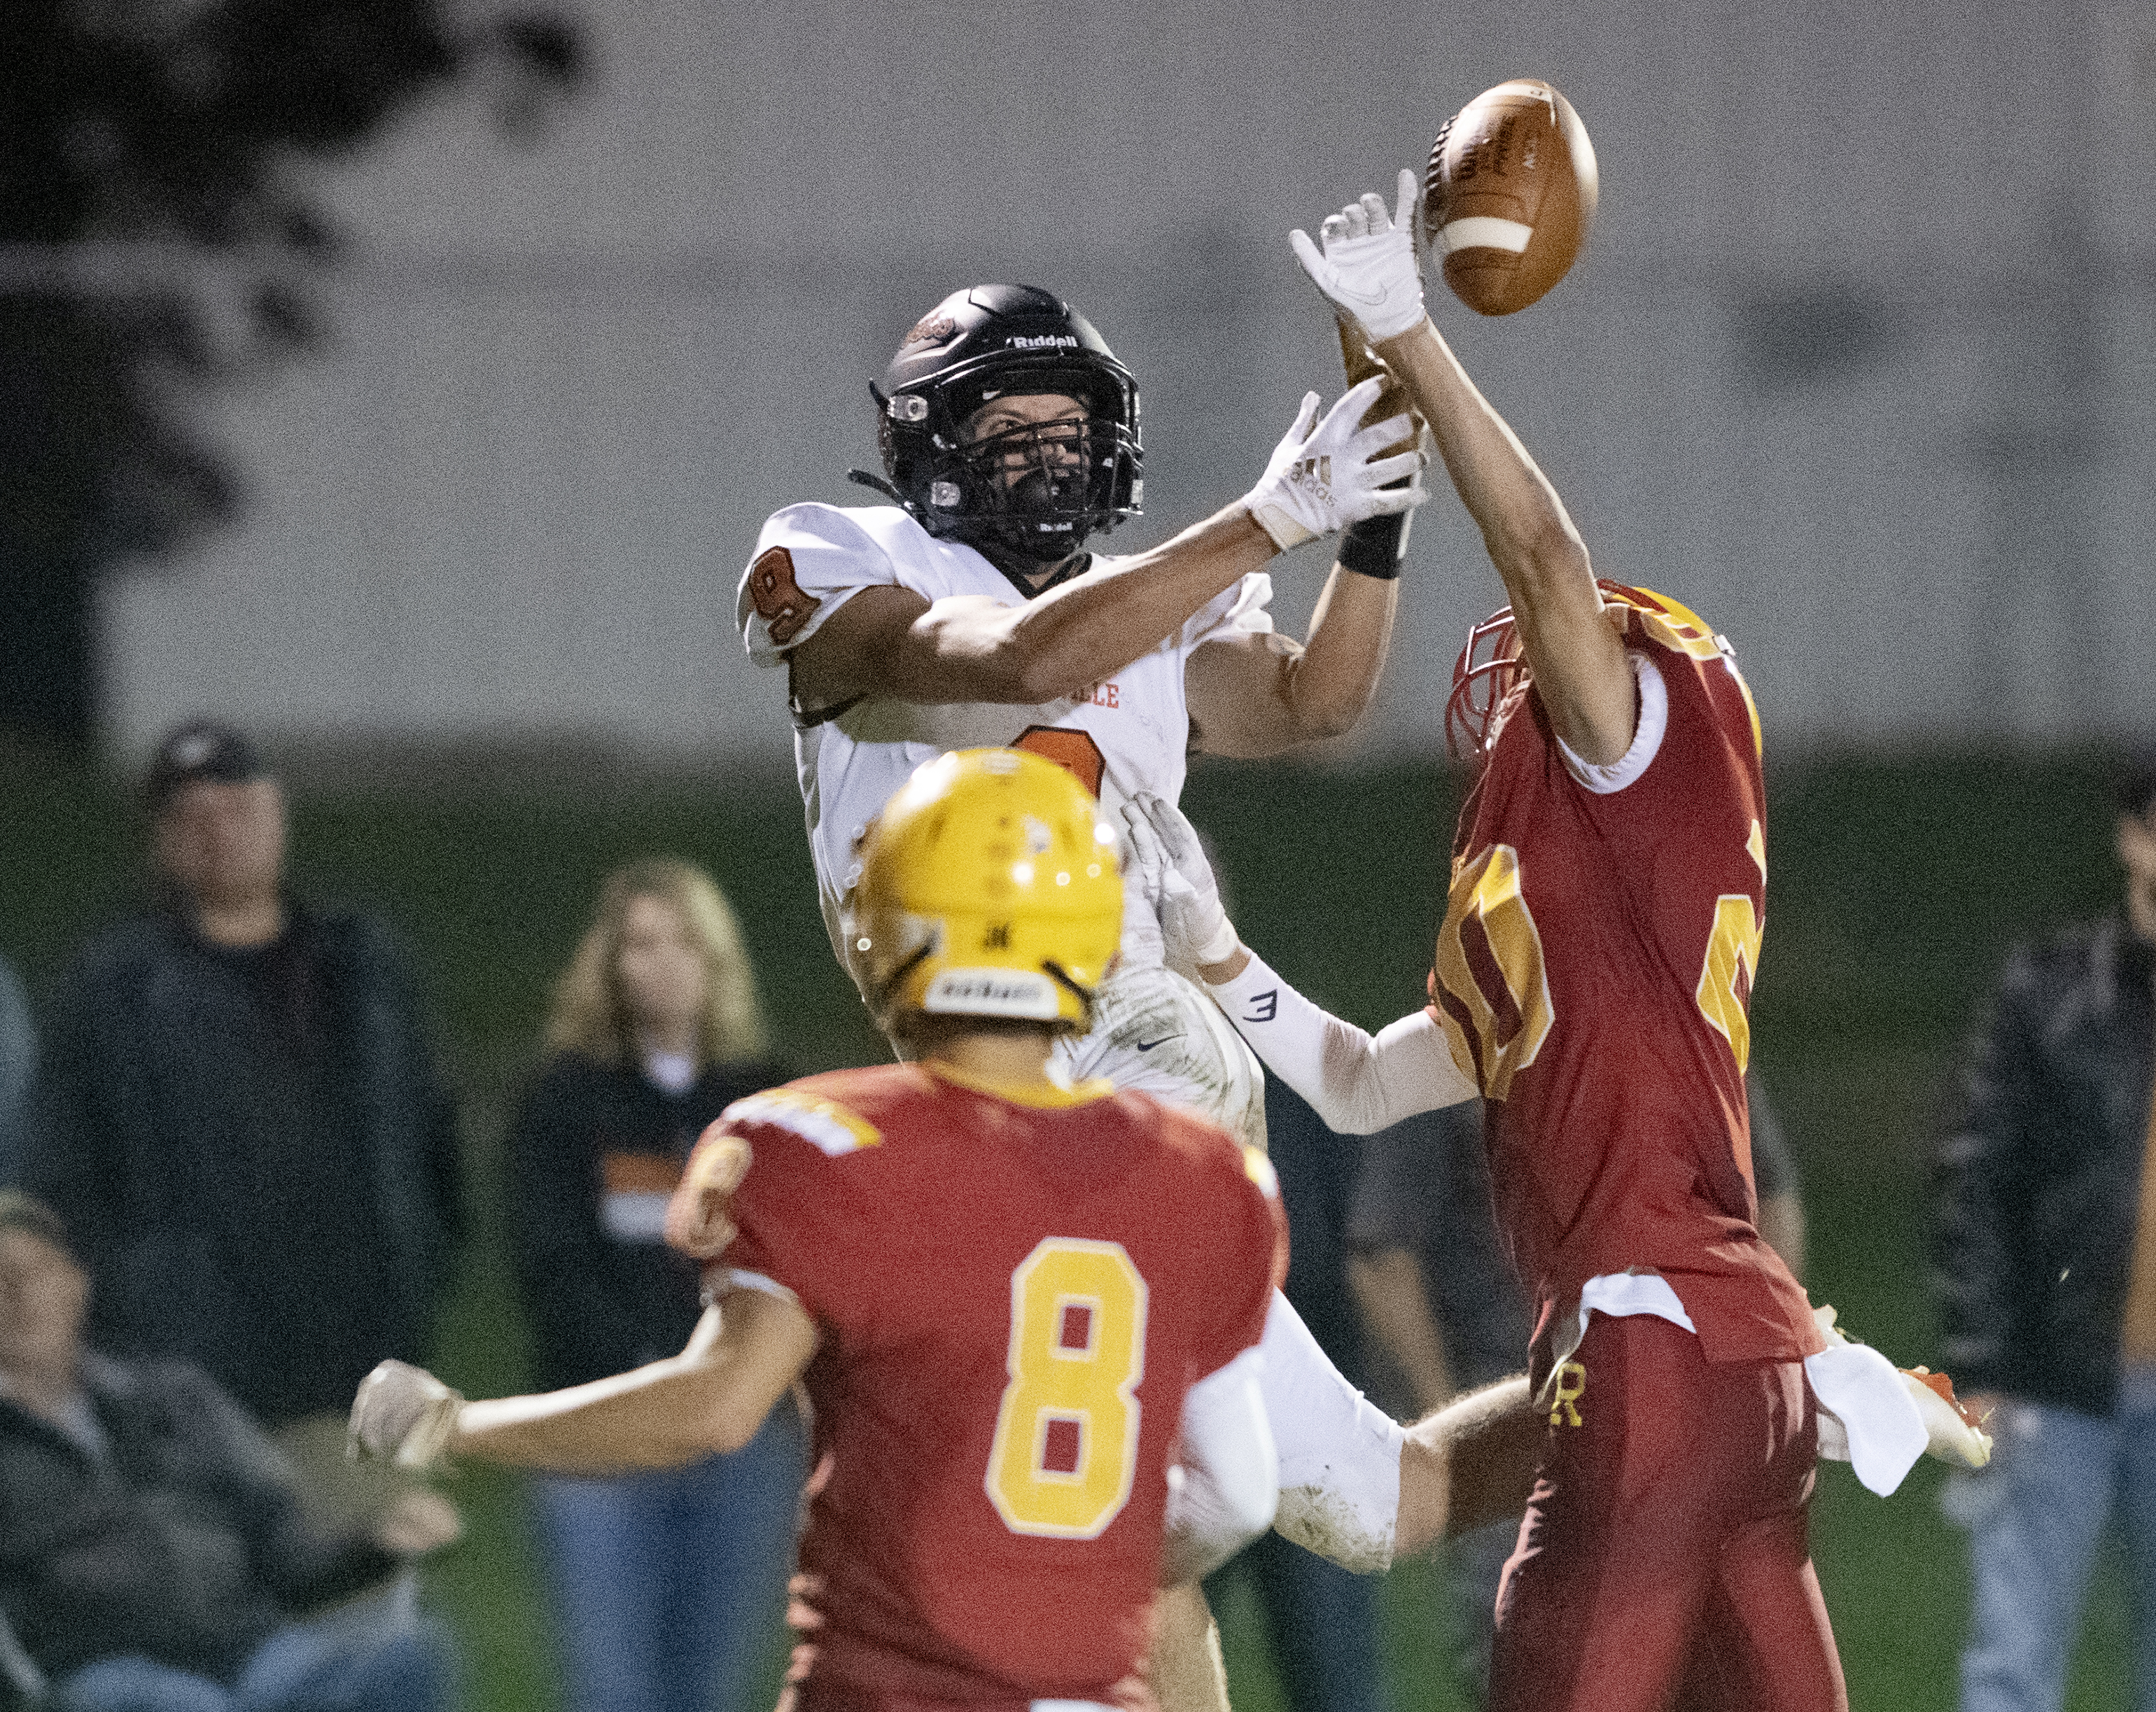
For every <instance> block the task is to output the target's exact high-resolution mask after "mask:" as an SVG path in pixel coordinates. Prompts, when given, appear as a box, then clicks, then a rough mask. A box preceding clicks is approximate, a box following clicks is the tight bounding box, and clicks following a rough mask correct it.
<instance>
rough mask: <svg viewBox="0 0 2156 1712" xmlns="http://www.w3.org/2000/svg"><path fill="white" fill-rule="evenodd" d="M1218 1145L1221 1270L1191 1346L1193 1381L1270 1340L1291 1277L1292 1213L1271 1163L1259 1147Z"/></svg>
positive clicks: (1212, 1164)
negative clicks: (1280, 1292) (1270, 1318)
mask: <svg viewBox="0 0 2156 1712" xmlns="http://www.w3.org/2000/svg"><path fill="white" fill-rule="evenodd" d="M1218 1139H1219V1141H1220V1143H1221V1144H1222V1145H1221V1146H1219V1147H1218V1148H1217V1149H1210V1150H1209V1152H1210V1153H1211V1157H1210V1158H1209V1160H1208V1161H1207V1164H1208V1166H1209V1168H1210V1169H1211V1171H1213V1173H1214V1174H1215V1175H1217V1176H1218V1177H1219V1180H1220V1187H1219V1190H1218V1191H1217V1192H1214V1193H1213V1194H1212V1195H1210V1196H1209V1199H1211V1200H1213V1201H1214V1202H1216V1203H1217V1205H1218V1208H1219V1211H1218V1215H1217V1217H1218V1220H1219V1224H1218V1229H1219V1261H1220V1271H1219V1277H1218V1279H1217V1282H1216V1285H1215V1289H1214V1291H1213V1293H1212V1294H1211V1297H1210V1302H1211V1309H1212V1311H1211V1312H1210V1313H1209V1315H1207V1316H1206V1319H1205V1320H1204V1322H1202V1324H1201V1328H1200V1331H1199V1338H1198V1340H1197V1341H1196V1343H1195V1344H1194V1345H1193V1351H1192V1353H1193V1372H1192V1375H1191V1376H1192V1378H1193V1379H1200V1378H1203V1377H1204V1376H1205V1375H1207V1374H1209V1373H1214V1372H1217V1371H1219V1370H1220V1369H1221V1368H1223V1367H1224V1366H1227V1365H1228V1363H1229V1362H1230V1361H1234V1360H1235V1357H1236V1356H1240V1354H1242V1352H1243V1351H1245V1350H1247V1349H1250V1347H1252V1346H1254V1345H1255V1344H1256V1343H1257V1342H1258V1340H1260V1338H1262V1337H1263V1336H1264V1335H1265V1315H1267V1314H1268V1313H1270V1311H1271V1309H1272V1298H1273V1292H1274V1291H1275V1290H1276V1289H1278V1288H1279V1287H1280V1284H1281V1281H1282V1280H1283V1279H1286V1276H1287V1259H1288V1247H1287V1243H1288V1237H1287V1213H1286V1209H1285V1208H1284V1207H1282V1205H1281V1195H1280V1178H1279V1176H1277V1175H1276V1173H1275V1172H1274V1171H1273V1166H1272V1161H1270V1160H1269V1159H1267V1158H1266V1157H1265V1155H1264V1154H1262V1153H1260V1151H1258V1150H1257V1149H1256V1148H1255V1147H1239V1146H1236V1145H1235V1143H1234V1142H1232V1141H1229V1140H1227V1138H1226V1137H1225V1136H1220V1137H1219V1138H1218Z"/></svg>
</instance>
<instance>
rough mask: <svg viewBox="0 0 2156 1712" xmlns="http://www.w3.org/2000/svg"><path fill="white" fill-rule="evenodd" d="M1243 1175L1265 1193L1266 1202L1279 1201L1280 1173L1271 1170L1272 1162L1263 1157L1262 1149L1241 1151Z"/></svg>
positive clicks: (1249, 1148) (1251, 1148) (1247, 1147)
mask: <svg viewBox="0 0 2156 1712" xmlns="http://www.w3.org/2000/svg"><path fill="white" fill-rule="evenodd" d="M1243 1175H1244V1176H1246V1177H1248V1178H1249V1179H1250V1181H1252V1182H1254V1183H1255V1184H1256V1185H1257V1186H1258V1187H1260V1189H1262V1190H1264V1191H1265V1199H1266V1200H1268V1201H1277V1200H1279V1199H1280V1173H1279V1172H1278V1171H1275V1170H1274V1169H1273V1162H1272V1161H1270V1159H1267V1158H1266V1157H1265V1151H1264V1150H1263V1149H1261V1148H1257V1147H1249V1146H1246V1147H1245V1148H1244V1149H1243Z"/></svg>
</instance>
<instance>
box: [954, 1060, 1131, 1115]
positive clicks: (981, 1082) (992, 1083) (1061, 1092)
mask: <svg viewBox="0 0 2156 1712" xmlns="http://www.w3.org/2000/svg"><path fill="white" fill-rule="evenodd" d="M921 1069H924V1070H926V1071H927V1072H928V1073H929V1074H931V1075H932V1076H935V1077H937V1079H940V1080H942V1081H945V1082H948V1083H950V1084H952V1086H953V1087H957V1088H964V1089H969V1090H970V1091H972V1092H973V1093H975V1094H988V1095H990V1096H992V1097H993V1098H994V1099H1008V1100H1009V1101H1010V1103H1011V1104H1012V1105H1029V1106H1032V1107H1034V1108H1035V1109H1036V1110H1040V1111H1067V1110H1070V1108H1071V1107H1072V1106H1075V1105H1092V1104H1093V1102H1094V1101H1095V1100H1096V1099H1106V1098H1107V1097H1108V1096H1109V1095H1110V1094H1113V1093H1114V1092H1115V1091H1116V1084H1114V1083H1112V1082H1111V1081H1108V1080H1107V1079H1106V1078H1104V1077H1100V1076H1096V1077H1094V1078H1093V1079H1091V1081H1086V1082H1074V1083H1072V1084H1070V1085H1069V1086H1068V1087H1065V1086H1064V1085H1063V1084H1060V1083H1055V1082H1006V1081H1003V1080H1001V1079H998V1078H997V1077H993V1076H974V1075H969V1074H967V1073H966V1072H965V1071H963V1070H960V1069H954V1068H953V1067H952V1066H951V1065H949V1064H945V1063H943V1062H942V1060H941V1059H940V1058H924V1059H922V1060H921Z"/></svg>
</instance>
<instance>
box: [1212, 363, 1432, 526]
mask: <svg viewBox="0 0 2156 1712" xmlns="http://www.w3.org/2000/svg"><path fill="white" fill-rule="evenodd" d="M1383 390H1384V382H1383V379H1382V378H1380V377H1372V378H1371V379H1369V380H1367V381H1364V382H1361V383H1360V384H1359V385H1357V386H1353V387H1349V388H1348V389H1347V391H1346V392H1342V394H1341V395H1340V397H1339V401H1338V402H1337V403H1335V404H1334V405H1333V407H1332V409H1330V410H1328V411H1327V412H1326V413H1325V419H1324V421H1322V422H1320V423H1317V427H1316V428H1312V426H1311V423H1312V422H1313V421H1315V420H1316V418H1317V403H1318V399H1317V393H1315V392H1309V393H1306V394H1305V395H1304V396H1303V400H1302V409H1301V412H1300V413H1297V415H1296V418H1295V426H1294V427H1293V428H1290V429H1289V430H1288V431H1287V437H1286V438H1285V439H1283V440H1282V441H1281V443H1280V444H1279V445H1277V446H1276V447H1274V448H1273V455H1272V459H1271V461H1270V462H1269V463H1268V464H1266V465H1265V474H1263V475H1261V476H1260V477H1259V478H1258V484H1257V485H1256V486H1255V487H1254V488H1252V489H1251V490H1250V493H1249V494H1248V495H1246V496H1245V499H1244V501H1243V503H1244V504H1245V505H1247V506H1249V507H1250V515H1252V516H1253V517H1255V518H1256V519H1257V520H1258V522H1259V524H1260V526H1261V527H1262V528H1263V529H1264V530H1265V533H1266V534H1267V535H1269V536H1271V537H1272V538H1273V545H1274V546H1276V547H1278V548H1279V549H1280V550H1281V551H1282V552H1286V551H1287V550H1288V549H1289V548H1290V547H1293V546H1301V544H1302V543H1303V542H1305V541H1309V540H1310V539H1312V537H1313V536H1321V535H1331V534H1332V532H1333V531H1336V530H1341V529H1345V528H1347V525H1349V524H1351V523H1360V522H1362V521H1363V519H1364V518H1366V517H1378V516H1382V515H1385V514H1387V513H1389V512H1395V511H1406V510H1411V509H1412V508H1414V506H1417V505H1420V504H1422V502H1423V501H1424V500H1426V499H1428V498H1429V497H1430V495H1429V493H1428V491H1427V490H1425V489H1424V487H1423V485H1422V483H1421V481H1420V480H1419V477H1420V476H1421V474H1422V469H1423V455H1422V453H1421V451H1420V450H1419V449H1415V448H1412V447H1411V448H1410V449H1409V450H1408V451H1405V452H1401V453H1398V454H1394V456H1392V457H1390V458H1381V457H1379V456H1378V454H1379V453H1380V452H1383V450H1384V449H1386V448H1387V447H1388V446H1396V445H1398V444H1399V443H1400V442H1401V441H1402V440H1405V439H1408V438H1409V437H1410V436H1411V435H1413V434H1414V432H1415V423H1414V418H1413V417H1411V416H1389V417H1387V418H1385V419H1384V421H1383V422H1381V423H1375V424H1373V426H1371V427H1369V428H1358V427H1357V425H1356V424H1358V423H1360V422H1361V421H1362V419H1363V412H1364V411H1366V410H1368V408H1369V407H1371V406H1372V405H1373V404H1374V403H1376V402H1377V400H1378V393H1379V392H1383ZM1402 480H1404V481H1405V482H1406V483H1407V485H1406V486H1405V487H1391V488H1389V487H1387V486H1386V485H1385V484H1386V483H1388V482H1392V481H1402Z"/></svg>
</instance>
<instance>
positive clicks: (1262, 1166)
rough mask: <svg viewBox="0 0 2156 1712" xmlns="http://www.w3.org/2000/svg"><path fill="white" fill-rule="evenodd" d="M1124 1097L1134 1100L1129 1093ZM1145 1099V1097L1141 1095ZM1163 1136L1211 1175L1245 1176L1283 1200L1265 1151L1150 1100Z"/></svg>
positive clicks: (1269, 1195)
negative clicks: (1246, 1144)
mask: <svg viewBox="0 0 2156 1712" xmlns="http://www.w3.org/2000/svg"><path fill="white" fill-rule="evenodd" d="M1119 1097H1123V1098H1128V1097H1130V1096H1129V1095H1128V1094H1125V1095H1122V1096H1119ZM1141 1097H1142V1096H1141ZM1147 1103H1148V1105H1151V1107H1152V1111H1153V1113H1154V1114H1155V1115H1156V1120H1157V1121H1158V1124H1159V1125H1160V1127H1161V1130H1162V1131H1163V1134H1164V1135H1166V1136H1167V1137H1168V1140H1169V1141H1170V1142H1171V1144H1172V1145H1173V1146H1175V1147H1176V1148H1177V1149H1178V1151H1181V1152H1183V1154H1184V1155H1185V1156H1188V1158H1190V1159H1191V1160H1192V1161H1194V1162H1195V1163H1197V1164H1198V1166H1199V1167H1200V1169H1202V1170H1204V1171H1206V1172H1208V1173H1209V1174H1211V1173H1215V1172H1217V1173H1218V1174H1219V1176H1223V1177H1231V1176H1245V1177H1247V1178H1249V1179H1250V1181H1251V1182H1253V1183H1255V1185H1256V1186H1257V1187H1258V1190H1259V1192H1260V1193H1261V1194H1262V1195H1264V1196H1265V1198H1266V1199H1267V1200H1269V1201H1278V1200H1279V1199H1280V1173H1279V1172H1278V1171H1275V1170H1274V1169H1273V1162H1272V1161H1270V1159H1268V1158H1266V1157H1265V1150H1264V1149H1263V1148H1260V1147H1251V1146H1245V1144H1243V1143H1242V1142H1240V1141H1238V1140H1235V1137H1234V1136H1232V1135H1229V1133H1228V1132H1227V1131H1226V1130H1224V1129H1222V1128H1221V1127H1220V1126H1219V1125H1218V1124H1215V1123H1214V1122H1212V1121H1211V1120H1209V1119H1206V1118H1202V1117H1200V1116H1199V1115H1198V1114H1197V1113H1195V1112H1193V1111H1189V1110H1185V1109H1184V1108H1183V1107H1180V1106H1173V1105H1163V1104H1162V1103H1161V1102H1159V1101H1158V1100H1152V1099H1148V1101H1147Z"/></svg>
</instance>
